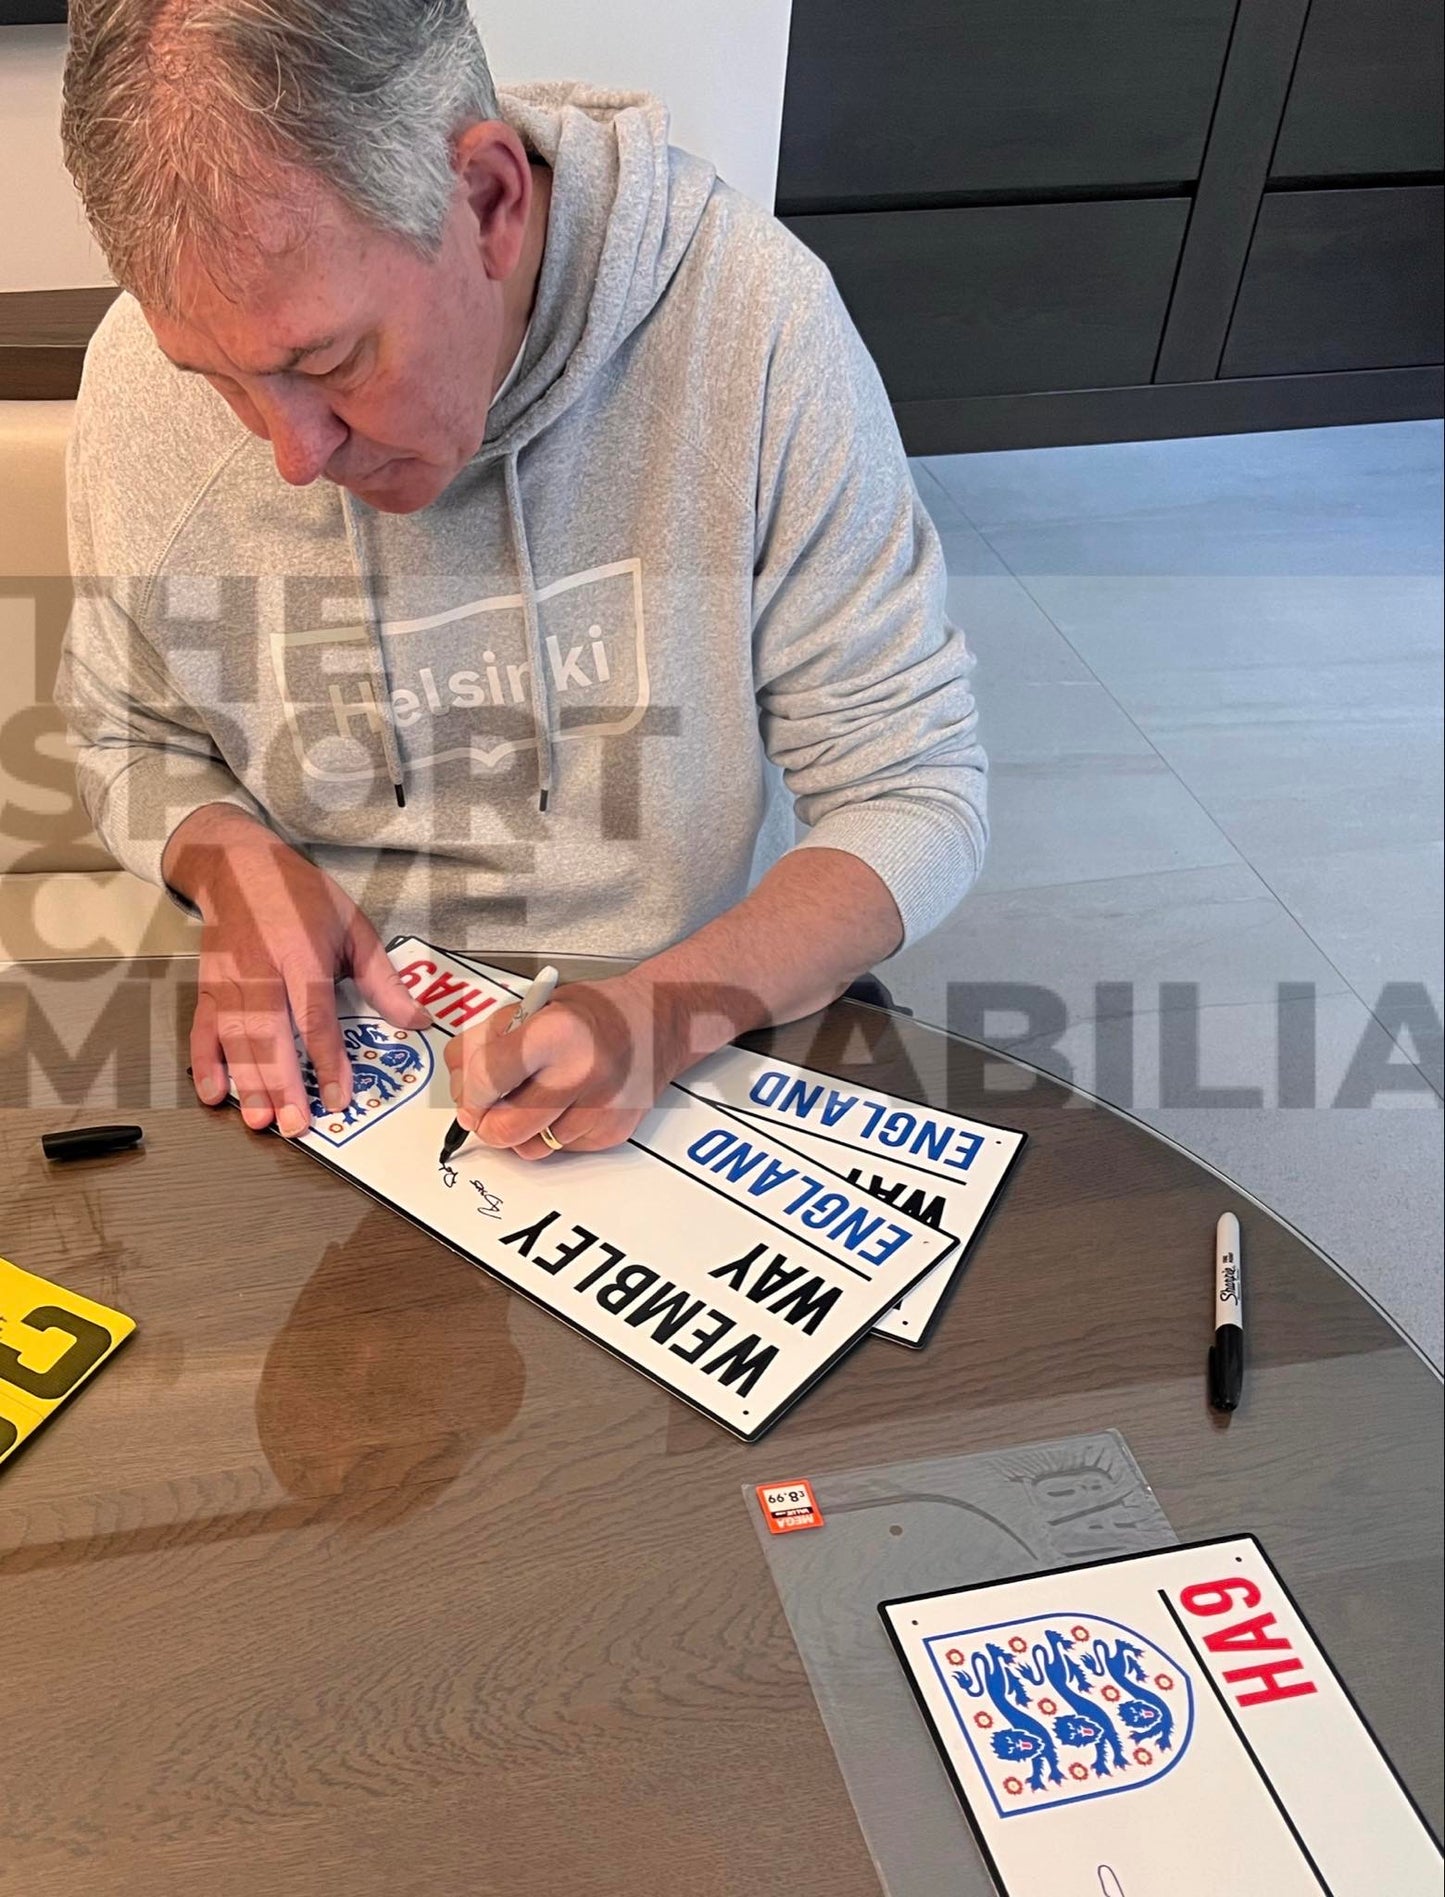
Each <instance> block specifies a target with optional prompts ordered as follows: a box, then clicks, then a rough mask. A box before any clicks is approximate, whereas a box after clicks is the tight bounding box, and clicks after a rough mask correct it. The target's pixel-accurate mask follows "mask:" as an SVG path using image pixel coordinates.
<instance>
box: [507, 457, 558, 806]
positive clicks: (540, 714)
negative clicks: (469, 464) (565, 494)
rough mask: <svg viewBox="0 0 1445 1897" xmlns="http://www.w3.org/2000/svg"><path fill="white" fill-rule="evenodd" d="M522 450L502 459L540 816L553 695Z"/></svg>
mask: <svg viewBox="0 0 1445 1897" xmlns="http://www.w3.org/2000/svg"><path fill="white" fill-rule="evenodd" d="M520 453H521V450H520V449H518V448H513V449H512V450H511V451H510V452H509V453H508V454H507V455H506V456H505V458H504V463H503V465H504V468H505V471H506V480H507V523H508V526H509V527H510V529H511V534H512V551H513V553H514V554H515V556H516V561H517V571H518V573H519V574H520V575H521V581H522V614H523V617H524V619H525V620H526V625H527V656H528V659H529V662H530V664H531V668H532V674H531V676H532V724H533V728H534V729H535V731H536V734H537V808H538V809H539V810H540V811H541V812H542V814H543V816H545V815H546V814H547V807H548V805H549V804H550V803H551V801H552V790H553V787H554V784H555V779H556V759H555V755H554V752H553V746H552V694H551V690H550V686H549V681H548V678H547V666H546V656H547V655H546V654H545V653H544V652H543V650H542V614H541V609H540V608H539V606H538V603H537V579H536V575H535V574H534V573H533V571H532V549H531V547H530V546H529V545H528V543H527V517H526V515H525V514H524V513H523V512H522V483H521V476H520V474H519V472H518V468H517V462H518V458H519V456H520Z"/></svg>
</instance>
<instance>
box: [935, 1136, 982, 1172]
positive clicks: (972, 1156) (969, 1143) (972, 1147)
mask: <svg viewBox="0 0 1445 1897" xmlns="http://www.w3.org/2000/svg"><path fill="white" fill-rule="evenodd" d="M954 1138H955V1139H956V1140H957V1141H958V1143H959V1145H960V1146H961V1147H963V1149H964V1154H963V1158H962V1159H945V1160H944V1162H943V1163H944V1165H945V1166H956V1167H957V1168H958V1170H959V1171H960V1172H967V1171H968V1169H969V1167H970V1166H971V1165H972V1164H973V1162H974V1161H975V1160H976V1159H977V1158H978V1155H979V1151H980V1149H981V1148H982V1146H983V1135H982V1134H981V1133H963V1132H957V1131H956V1132H955V1133H954Z"/></svg>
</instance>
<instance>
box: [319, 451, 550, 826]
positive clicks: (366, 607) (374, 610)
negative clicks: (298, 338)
mask: <svg viewBox="0 0 1445 1897" xmlns="http://www.w3.org/2000/svg"><path fill="white" fill-rule="evenodd" d="M519 453H520V450H519V449H516V448H514V449H512V450H511V452H510V453H509V454H507V455H506V457H505V459H504V464H503V465H504V469H505V474H506V488H507V525H508V529H509V531H510V533H511V537H512V551H513V554H514V556H515V558H516V562H517V571H518V574H519V576H520V579H521V585H522V616H523V619H524V621H525V623H526V629H527V657H528V663H529V666H530V671H531V679H532V725H533V729H534V730H535V732H536V735H537V807H538V809H539V810H540V811H541V812H542V814H543V815H544V816H545V815H546V813H547V810H548V807H549V806H550V804H551V802H552V791H553V788H554V786H555V783H556V759H555V755H554V752H553V746H552V696H551V690H550V685H549V680H548V677H547V663H546V660H547V655H546V653H545V652H544V651H543V649H542V614H541V608H540V607H539V605H538V602H537V579H536V575H535V573H534V572H533V570H532V549H531V546H530V545H529V544H528V540H527V519H526V515H525V514H524V513H523V511H522V486H521V480H520V477H519V474H518V470H517V459H518V455H519ZM341 513H342V518H343V519H344V520H345V522H346V541H347V545H348V546H349V547H350V549H351V559H352V564H353V565H354V566H355V568H356V577H357V579H358V580H359V581H360V582H361V589H362V600H363V614H364V617H365V620H366V635H367V653H368V658H369V660H370V667H371V678H372V689H373V691H374V694H375V697H376V705H377V711H378V714H379V718H380V723H381V748H382V751H383V752H384V754H385V757H386V768H387V770H388V772H389V773H390V775H391V788H392V793H393V795H394V796H395V798H396V802H397V808H398V809H399V810H405V809H406V773H405V765H404V763H403V761H402V755H401V741H400V739H399V738H398V736H397V730H396V717H395V713H394V711H393V709H392V702H391V676H390V673H389V671H388V669H387V663H386V646H385V643H384V641H383V639H382V636H381V615H380V612H379V610H378V607H377V600H376V588H375V585H374V583H373V581H372V577H371V574H370V571H369V569H368V567H367V562H366V548H365V544H364V533H363V529H362V523H361V516H360V515H359V514H358V513H357V511H356V503H355V501H354V499H353V497H352V496H351V495H350V494H349V493H347V491H346V489H345V488H342V489H341Z"/></svg>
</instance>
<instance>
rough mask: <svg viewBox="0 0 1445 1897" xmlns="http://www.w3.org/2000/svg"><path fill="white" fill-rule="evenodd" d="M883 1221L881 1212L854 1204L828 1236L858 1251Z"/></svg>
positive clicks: (849, 1248) (851, 1249) (850, 1249)
mask: <svg viewBox="0 0 1445 1897" xmlns="http://www.w3.org/2000/svg"><path fill="white" fill-rule="evenodd" d="M940 1203H942V1201H940ZM882 1223H883V1214H882V1213H881V1212H873V1213H870V1212H869V1210H868V1208H867V1206H863V1205H858V1206H854V1208H853V1210H852V1211H851V1212H850V1213H849V1214H848V1215H847V1217H846V1218H842V1219H840V1220H839V1221H838V1223H837V1224H836V1225H835V1226H834V1227H833V1229H832V1231H831V1232H829V1234H828V1236H829V1238H831V1239H833V1240H835V1241H836V1242H837V1243H838V1244H839V1245H843V1246H845V1247H846V1248H847V1249H848V1250H849V1251H857V1249H858V1247H859V1246H860V1245H862V1244H864V1243H865V1242H866V1241H867V1240H868V1239H870V1238H872V1236H873V1234H874V1233H875V1232H876V1231H877V1230H878V1229H879V1227H880V1226H881V1225H882Z"/></svg>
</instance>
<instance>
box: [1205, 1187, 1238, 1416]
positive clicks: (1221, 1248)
mask: <svg viewBox="0 0 1445 1897" xmlns="http://www.w3.org/2000/svg"><path fill="white" fill-rule="evenodd" d="M1243 1391H1244V1268H1243V1261H1242V1260H1241V1258H1240V1252H1239V1220H1238V1219H1237V1218H1236V1217H1235V1216H1234V1214H1233V1213H1232V1212H1226V1213H1225V1214H1224V1216H1223V1218H1221V1219H1220V1221H1219V1224H1218V1225H1217V1226H1216V1227H1215V1230H1214V1344H1213V1347H1212V1349H1211V1350H1210V1352H1209V1400H1210V1402H1211V1403H1212V1404H1213V1405H1214V1407H1215V1409H1217V1410H1236V1409H1238V1408H1239V1399H1240V1396H1241V1395H1242V1394H1243Z"/></svg>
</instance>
